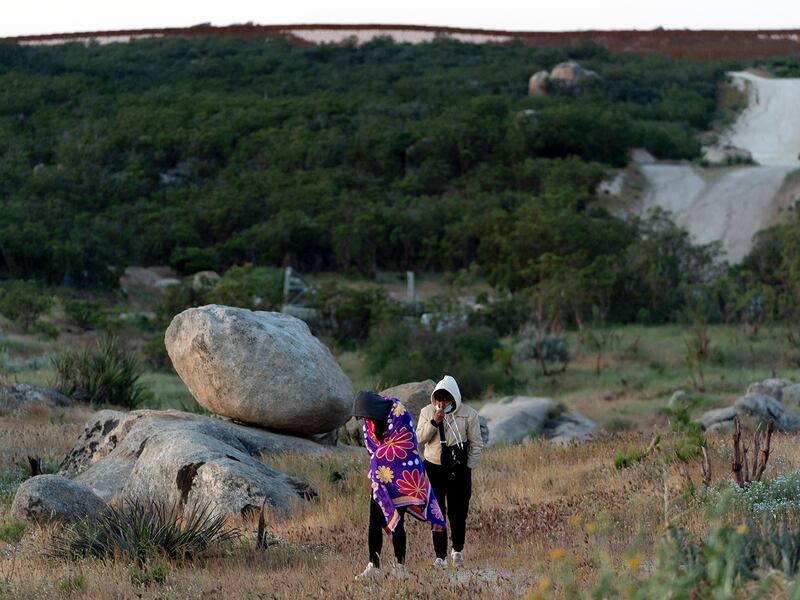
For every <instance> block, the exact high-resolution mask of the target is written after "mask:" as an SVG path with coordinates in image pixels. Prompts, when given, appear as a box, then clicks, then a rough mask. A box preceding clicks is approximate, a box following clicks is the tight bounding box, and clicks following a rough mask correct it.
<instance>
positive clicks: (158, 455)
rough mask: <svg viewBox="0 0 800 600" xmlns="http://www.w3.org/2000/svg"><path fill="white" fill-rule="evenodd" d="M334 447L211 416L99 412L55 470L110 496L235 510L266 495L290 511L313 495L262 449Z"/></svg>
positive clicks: (321, 451) (316, 452) (322, 450)
mask: <svg viewBox="0 0 800 600" xmlns="http://www.w3.org/2000/svg"><path fill="white" fill-rule="evenodd" d="M334 451H336V450H335V449H333V448H331V447H330V446H322V445H320V444H316V443H315V442H312V441H311V440H307V439H303V438H296V437H291V436H286V435H281V434H277V433H271V432H268V431H263V430H259V429H256V428H252V427H246V426H243V425H237V424H236V423H231V422H229V421H225V420H222V419H217V418H214V417H206V416H201V415H192V414H189V413H183V412H178V411H156V410H137V411H133V412H130V413H124V412H117V411H113V410H103V411H100V412H98V413H96V414H95V415H93V417H92V419H91V420H90V421H89V422H88V423H87V424H86V428H85V430H84V433H83V434H82V435H81V437H80V439H79V440H78V443H77V444H76V445H75V447H74V448H73V449H72V451H71V452H70V453H69V455H68V456H67V457H66V459H65V460H64V461H63V463H62V464H61V466H60V468H59V475H61V476H63V477H68V478H70V479H71V480H74V481H75V482H77V483H79V484H81V485H83V486H86V487H87V488H88V489H90V490H91V491H92V492H93V493H95V494H96V495H97V496H99V497H100V498H102V499H103V500H104V501H107V502H108V501H111V500H113V499H115V498H129V497H142V496H144V497H146V498H153V499H156V500H159V501H163V502H167V503H172V504H178V505H191V504H201V505H204V506H206V505H207V506H210V507H211V508H212V509H213V510H214V512H216V513H220V514H225V515H230V516H239V515H244V514H247V513H248V512H249V511H253V510H256V509H257V508H259V507H260V506H261V503H262V501H263V500H264V499H265V498H266V500H267V504H268V505H270V506H273V507H277V508H282V509H289V508H291V507H292V505H293V504H294V503H295V502H297V501H299V500H301V499H302V498H304V497H309V496H311V495H313V494H314V492H313V490H311V489H310V488H309V487H308V486H307V485H306V484H304V483H302V482H300V481H298V480H297V479H295V478H293V477H290V476H288V475H286V474H284V473H281V472H280V471H276V470H275V469H272V468H270V467H268V466H267V465H265V464H264V463H262V462H261V460H259V458H260V456H261V455H262V454H267V453H276V452H301V453H308V454H309V455H312V456H321V455H325V454H327V453H330V452H334Z"/></svg>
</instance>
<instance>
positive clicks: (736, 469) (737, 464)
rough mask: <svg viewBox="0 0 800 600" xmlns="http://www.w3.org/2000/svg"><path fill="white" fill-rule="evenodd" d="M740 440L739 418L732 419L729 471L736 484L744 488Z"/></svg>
mask: <svg viewBox="0 0 800 600" xmlns="http://www.w3.org/2000/svg"><path fill="white" fill-rule="evenodd" d="M741 439H742V428H741V425H740V423H739V417H734V418H733V463H732V464H731V470H732V471H733V477H734V479H736V483H737V485H738V486H739V487H740V488H745V487H746V486H745V483H744V479H743V478H742V450H741V447H740V443H741Z"/></svg>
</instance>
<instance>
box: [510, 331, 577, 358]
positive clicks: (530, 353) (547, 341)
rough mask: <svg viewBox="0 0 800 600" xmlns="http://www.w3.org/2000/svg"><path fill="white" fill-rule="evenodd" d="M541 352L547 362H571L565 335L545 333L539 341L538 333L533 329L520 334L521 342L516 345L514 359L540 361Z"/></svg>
mask: <svg viewBox="0 0 800 600" xmlns="http://www.w3.org/2000/svg"><path fill="white" fill-rule="evenodd" d="M540 350H541V354H542V357H543V358H544V360H545V362H560V363H564V362H566V361H568V360H569V348H568V346H567V338H566V337H564V335H562V334H553V333H550V332H549V331H545V332H544V333H543V334H542V336H541V339H539V336H538V333H537V331H536V329H535V328H533V327H532V328H529V329H526V330H525V331H523V332H522V334H520V337H519V340H518V341H517V343H516V344H515V345H514V358H516V359H518V360H539V358H540V357H539V354H540Z"/></svg>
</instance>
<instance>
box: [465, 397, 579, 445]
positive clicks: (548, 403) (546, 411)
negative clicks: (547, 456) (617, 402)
mask: <svg viewBox="0 0 800 600" xmlns="http://www.w3.org/2000/svg"><path fill="white" fill-rule="evenodd" d="M479 415H480V416H482V417H484V418H485V419H486V422H487V425H488V428H489V442H488V445H490V446H492V445H495V444H499V443H506V444H519V443H523V442H526V441H528V440H530V439H531V435H532V434H533V435H537V436H542V437H544V438H546V439H549V440H553V441H556V442H566V441H573V440H585V439H588V438H589V437H590V436H591V433H592V431H593V430H594V428H595V424H594V422H593V421H591V420H590V419H588V418H586V417H584V416H583V415H580V414H578V413H574V412H571V411H568V410H566V409H565V408H564V407H562V406H560V405H557V404H556V403H555V402H553V401H552V400H550V399H548V398H535V397H528V396H509V397H506V398H503V399H502V400H500V401H498V402H492V403H490V404H486V405H484V406H483V408H481V410H480V412H479Z"/></svg>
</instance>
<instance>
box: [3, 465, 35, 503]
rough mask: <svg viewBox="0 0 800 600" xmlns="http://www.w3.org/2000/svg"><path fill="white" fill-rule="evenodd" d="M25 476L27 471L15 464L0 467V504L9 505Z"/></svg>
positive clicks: (26, 476)
mask: <svg viewBox="0 0 800 600" xmlns="http://www.w3.org/2000/svg"><path fill="white" fill-rule="evenodd" d="M27 478H28V473H26V472H25V471H24V470H23V469H22V468H20V467H19V466H17V465H10V466H8V467H6V468H4V469H0V504H4V505H10V504H11V502H12V501H13V500H14V496H15V494H16V493H17V488H18V487H19V485H20V484H21V483H22V482H23V481H25V480H26V479H27Z"/></svg>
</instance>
